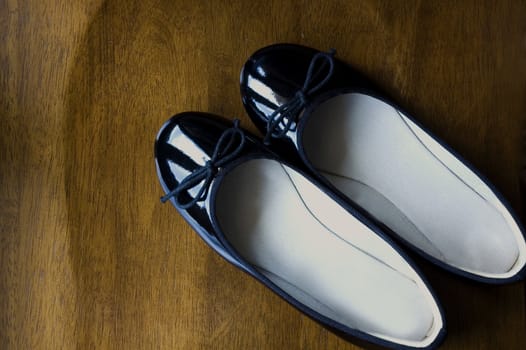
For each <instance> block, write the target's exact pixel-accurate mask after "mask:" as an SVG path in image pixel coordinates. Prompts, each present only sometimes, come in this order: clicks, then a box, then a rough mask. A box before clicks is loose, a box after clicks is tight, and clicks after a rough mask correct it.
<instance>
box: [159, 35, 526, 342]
mask: <svg viewBox="0 0 526 350" xmlns="http://www.w3.org/2000/svg"><path fill="white" fill-rule="evenodd" d="M241 95H242V99H243V103H244V105H245V107H246V110H247V113H248V115H249V116H250V118H251V119H252V121H253V122H254V123H255V124H256V126H257V127H258V128H259V130H260V131H261V132H262V133H263V134H264V135H265V137H264V139H263V140H261V139H260V138H258V137H257V136H254V135H252V134H250V133H249V132H247V131H245V130H243V129H242V128H240V126H239V121H234V123H233V125H232V122H231V121H228V120H225V119H222V118H220V117H217V116H213V115H210V114H205V113H197V112H186V113H182V114H179V115H176V116H174V117H173V118H172V119H170V120H169V121H168V122H167V123H166V124H165V125H164V126H163V127H162V128H161V130H160V132H159V134H158V136H157V140H156V143H155V158H156V165H157V171H158V175H159V179H160V182H161V185H162V187H163V189H164V191H165V193H166V195H165V196H164V197H163V198H162V200H163V201H167V200H170V201H171V202H172V203H173V204H174V205H175V207H176V208H177V210H178V211H179V213H180V214H181V215H182V216H183V217H184V219H185V220H186V221H187V222H188V223H189V224H190V225H191V226H192V227H193V228H194V229H195V230H196V231H197V232H198V234H199V235H200V236H201V237H202V238H203V239H204V240H205V242H206V243H207V244H208V245H210V246H211V247H212V248H213V249H214V250H215V251H216V252H217V253H219V254H220V255H221V256H223V257H224V258H225V259H227V260H228V261H229V262H231V263H232V264H234V265H236V266H237V267H239V268H240V269H242V270H244V271H245V272H247V273H249V274H250V275H252V276H253V277H255V278H256V279H257V280H259V281H260V282H262V283H263V284H264V285H266V286H267V287H269V288H270V289H272V290H273V291H274V292H275V293H277V294H278V295H280V296H281V297H282V298H283V299H285V300H286V301H287V302H289V303H291V304H292V305H294V306H295V307H296V308H298V309H299V310H301V311H302V312H304V313H305V314H307V315H308V316H310V317H311V318H313V319H315V320H317V321H319V322H321V323H322V324H324V325H325V326H327V327H329V328H330V329H332V330H334V331H336V332H337V333H339V334H340V335H344V336H348V337H350V338H353V339H355V340H362V341H365V342H369V343H374V344H379V345H383V346H387V347H391V348H397V349H431V348H435V347H436V346H438V345H439V344H440V342H441V341H442V339H443V338H444V336H445V322H444V317H443V312H442V309H441V307H440V305H439V303H438V301H437V298H436V296H435V295H434V293H433V292H432V290H431V289H430V287H429V285H428V283H427V282H426V280H425V278H424V277H423V276H422V274H421V273H420V271H419V270H418V268H417V267H416V266H415V265H414V263H413V262H412V261H411V260H410V259H409V258H408V256H407V255H406V254H405V253H404V251H403V250H402V249H401V248H400V247H399V246H398V245H397V243H395V242H394V240H396V241H397V242H398V243H400V244H403V245H405V246H406V247H407V248H408V249H411V250H413V251H416V252H417V253H419V254H421V255H422V256H423V257H424V258H426V259H428V260H430V261H432V262H433V263H435V264H436V265H438V266H440V267H442V268H444V269H447V270H449V271H451V272H453V273H455V274H458V275H461V276H464V277H467V278H470V279H473V280H476V281H480V282H485V283H493V284H498V283H508V282H513V281H517V280H520V279H522V278H523V277H524V275H525V274H526V267H525V265H526V243H525V239H524V235H523V231H522V229H521V227H520V225H519V222H518V220H517V219H516V218H515V216H514V215H513V214H512V211H511V209H510V208H509V207H508V206H507V205H506V204H505V202H504V200H503V199H502V197H501V196H500V195H499V194H498V193H497V191H495V190H494V189H493V188H492V187H491V185H490V184H489V183H488V182H487V181H486V180H484V179H483V178H482V177H481V176H480V175H478V174H477V173H476V171H475V170H473V169H472V168H471V167H470V166H469V165H467V164H466V162H465V161H463V160H462V159H461V158H460V157H459V156H457V155H455V154H454V153H453V152H452V151H451V150H450V149H448V148H447V146H444V145H443V144H442V143H440V141H437V139H436V138H434V137H433V136H432V135H430V134H429V133H428V132H427V131H426V130H425V129H424V128H422V127H421V126H420V125H418V123H416V122H415V121H414V120H413V119H412V118H411V117H409V116H408V114H407V113H405V112H403V111H402V110H401V109H400V108H399V107H397V106H395V105H394V104H393V103H392V102H391V101H390V100H389V99H388V98H387V97H386V95H385V94H384V93H382V92H381V91H380V90H379V89H377V88H376V87H375V86H374V84H372V83H371V82H370V80H368V79H367V78H366V77H364V76H363V75H361V74H360V73H359V72H357V71H356V70H354V69H353V68H351V67H350V66H348V65H346V64H345V63H343V62H340V61H338V60H337V59H335V58H334V51H331V52H329V53H322V52H318V51H316V50H314V49H310V48H307V47H303V46H298V45H288V44H281V45H273V46H269V47H266V48H263V49H261V50H259V51H257V52H256V53H255V54H254V55H253V56H252V57H251V58H250V59H249V60H248V61H247V62H246V64H245V66H244V67H243V70H242V72H241Z"/></svg>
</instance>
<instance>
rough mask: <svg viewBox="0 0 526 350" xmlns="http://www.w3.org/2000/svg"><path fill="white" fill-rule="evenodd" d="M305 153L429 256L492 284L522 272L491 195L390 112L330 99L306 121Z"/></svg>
mask: <svg viewBox="0 0 526 350" xmlns="http://www.w3.org/2000/svg"><path fill="white" fill-rule="evenodd" d="M303 147H304V150H305V154H306V155H307V157H308V159H309V160H310V161H311V162H312V164H313V165H314V167H315V168H317V169H318V170H319V171H320V172H322V174H323V175H324V176H326V178H327V179H328V180H329V181H330V182H332V184H333V185H335V186H336V187H337V188H338V189H339V190H340V191H342V192H343V193H344V194H346V195H347V196H348V197H349V198H350V199H351V200H353V201H354V202H356V203H357V204H359V205H361V206H362V207H363V208H364V209H366V210H367V211H368V212H370V213H371V214H372V215H373V216H375V217H376V218H377V219H379V221H381V222H383V223H385V224H386V225H387V226H388V227H390V228H391V229H392V230H393V231H395V232H396V233H398V234H399V235H400V236H401V237H403V238H404V239H406V240H407V241H409V242H411V243H413V244H414V245H416V246H417V247H419V248H421V249H422V250H424V251H425V252H427V253H428V254H430V255H432V256H434V257H436V258H438V259H440V260H443V261H445V262H447V263H449V264H452V265H453V266H456V267H457V268H460V269H464V270H467V271H471V272H475V273H479V274H482V275H487V276H493V277H498V276H505V275H510V274H512V273H514V272H516V271H518V270H519V269H520V268H521V267H522V266H524V263H525V254H524V252H525V250H526V248H525V245H524V240H523V238H522V235H521V233H520V230H519V228H518V226H517V224H516V223H515V221H514V220H513V219H512V218H511V216H510V215H509V213H508V212H507V210H505V208H504V207H503V206H502V204H501V203H500V202H499V201H498V199H497V198H496V197H495V196H494V194H493V193H492V192H491V190H489V188H488V187H487V186H486V185H485V184H484V183H483V182H482V181H481V180H480V179H478V177H477V176H476V175H474V174H473V173H472V172H471V171H470V170H469V169H468V168H467V167H465V166H464V165H463V164H462V163H461V162H459V161H458V160H456V159H455V158H454V157H453V156H452V155H451V154H450V153H449V152H447V151H446V150H445V149H443V147H441V146H440V145H439V144H438V143H436V142H435V141H433V140H432V139H431V138H430V137H429V136H428V135H426V134H425V132H424V131H423V130H421V129H420V128H419V127H418V126H416V125H415V124H414V123H412V122H411V121H410V120H409V119H407V118H406V117H404V116H403V115H402V114H401V113H399V112H398V111H397V110H395V109H394V108H393V107H392V106H390V105H388V104H386V103H384V102H382V101H380V100H378V99H375V98H373V97H371V96H368V95H364V94H358V93H350V94H344V95H340V96H337V97H334V98H331V99H329V100H327V101H325V102H324V103H322V104H321V105H320V106H318V107H317V108H316V110H315V111H314V112H313V114H312V116H311V117H310V119H309V120H308V121H307V124H306V126H305V129H304V135H303Z"/></svg>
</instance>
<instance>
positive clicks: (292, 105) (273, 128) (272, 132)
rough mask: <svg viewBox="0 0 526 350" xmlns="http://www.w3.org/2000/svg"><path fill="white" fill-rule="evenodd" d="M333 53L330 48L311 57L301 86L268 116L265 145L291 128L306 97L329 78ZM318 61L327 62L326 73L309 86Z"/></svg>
mask: <svg viewBox="0 0 526 350" xmlns="http://www.w3.org/2000/svg"><path fill="white" fill-rule="evenodd" d="M335 53H336V50H335V49H331V50H330V51H329V52H318V53H317V54H315V55H314V57H312V60H311V61H310V64H309V69H308V70H307V76H306V77H305V82H304V83H303V87H302V88H301V89H300V90H298V91H297V92H296V94H295V95H294V97H293V98H291V99H290V100H289V101H288V102H287V103H284V104H282V105H281V106H280V107H278V108H277V109H276V110H275V111H274V112H273V113H272V114H271V115H270V117H269V118H268V120H267V133H266V135H265V138H264V139H263V142H264V143H265V144H266V145H268V144H269V143H270V140H271V138H282V137H284V136H285V135H286V134H287V132H289V131H290V130H291V128H292V124H293V123H294V122H295V121H296V119H297V117H298V114H299V112H300V111H301V109H302V108H303V107H305V105H306V104H307V98H308V97H309V96H310V95H311V94H313V93H315V92H316V91H318V90H319V89H321V88H322V87H323V85H325V84H326V83H327V81H328V80H329V79H330V78H331V76H332V73H333V71H334V54H335ZM320 61H321V62H327V63H329V70H328V72H327V75H326V76H325V77H324V78H323V79H322V80H321V81H320V82H319V83H318V84H316V85H315V86H313V87H311V86H310V85H311V84H312V80H313V75H314V69H315V68H316V65H317V64H318V62H320ZM281 123H284V125H283V128H280V124H281Z"/></svg>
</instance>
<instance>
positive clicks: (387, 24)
mask: <svg viewBox="0 0 526 350" xmlns="http://www.w3.org/2000/svg"><path fill="white" fill-rule="evenodd" d="M275 42H294V43H301V44H305V45H308V46H313V47H316V48H319V49H324V50H325V49H328V48H330V47H334V48H337V49H338V57H340V58H341V59H344V60H346V61H348V62H350V63H352V64H354V65H356V66H357V67H359V68H360V69H361V70H363V71H364V72H366V73H367V74H369V75H370V76H371V77H372V78H373V79H374V80H375V81H376V82H378V83H379V84H380V85H381V86H382V87H384V88H385V89H386V90H387V91H389V92H390V93H391V94H392V95H394V96H395V97H396V98H397V99H398V101H399V102H401V103H402V105H404V106H405V107H406V108H407V109H408V110H409V111H410V112H412V113H413V114H414V115H415V118H416V119H417V120H419V121H420V122H421V123H422V124H424V125H425V126H427V127H428V128H429V129H430V130H432V131H433V132H434V133H436V134H437V135H438V136H439V137H441V138H442V139H443V140H445V141H446V142H448V143H449V144H450V145H452V146H453V147H454V148H455V149H456V150H457V151H458V152H459V153H460V154H461V155H463V156H464V157H465V158H466V159H468V160H469V161H471V162H472V163H473V164H474V165H475V166H476V167H478V168H479V169H480V171H481V172H482V173H483V174H485V175H486V176H487V177H488V178H489V179H490V180H491V181H493V182H494V184H495V186H496V187H497V188H498V189H499V190H500V191H502V193H503V194H504V195H505V196H506V197H507V198H508V199H509V201H510V202H511V204H512V206H513V207H514V208H515V209H516V210H517V211H519V212H520V211H521V196H520V193H521V191H520V182H519V179H520V174H521V169H522V166H523V165H524V164H523V163H524V147H523V145H522V144H523V142H524V132H525V129H524V126H525V125H524V123H525V121H526V2H525V1H343V0H342V1H306V0H305V1H268V0H267V1H259V0H258V1H255V0H251V1H204V0H203V1H171V0H170V1H169V0H166V1H151V0H146V1H100V0H98V1H97V0H95V1H69V0H49V1H36V0H34V1H17V0H7V1H6V0H0V113H1V120H0V125H1V126H0V157H1V158H0V348H2V349H90V348H97V349H356V348H357V347H356V346H354V345H352V344H350V343H347V342H345V341H343V340H341V339H340V338H338V337H337V336H335V335H333V334H331V333H329V332H327V331H326V330H324V329H323V328H322V327H320V326H319V325H317V324H316V323H314V322H313V321H311V320H309V319H308V318H306V317H305V316H303V315H301V314H300V313H299V312H297V311H296V310H295V309H293V308H292V307H290V306H289V305H287V304H286V303H285V302H283V301H282V300H280V299H279V298H278V297H277V296H275V295H273V294H272V293H271V292H270V291H268V290H267V289H266V288H264V287H263V286H261V285H260V284H258V283H257V282H255V281H254V280H252V279H251V278H249V277H248V276H246V275H245V274H243V273H241V272H239V271H238V270H236V269H235V268H233V267H232V266H230V265H229V264H228V263H226V262H225V261H223V260H221V258H219V257H218V256H216V255H215V254H214V253H213V252H212V251H211V250H210V249H209V248H207V247H206V246H205V244H204V243H203V242H202V241H201V240H200V239H199V238H198V237H197V235H196V234H194V232H192V230H191V229H190V227H189V226H188V225H187V224H185V223H184V222H183V220H182V219H181V217H179V216H178V215H177V214H176V211H175V209H174V208H173V207H171V206H170V205H161V204H160V202H159V196H160V195H161V194H162V192H161V188H160V186H159V185H158V181H157V177H156V173H155V168H154V162H153V141H154V137H155V134H156V132H157V130H158V128H159V127H160V126H161V124H162V123H163V122H164V121H165V120H166V119H167V118H168V117H170V116H171V115H172V114H175V113H177V112H181V111H185V110H201V111H209V112H213V113H217V114H221V115H225V116H228V117H234V116H237V117H240V118H241V120H242V124H243V126H244V127H247V128H249V129H251V130H252V131H255V128H254V127H253V126H251V125H250V123H249V120H248V118H247V117H246V116H245V114H244V111H243V107H242V104H241V101H240V98H239V88H238V79H239V70H240V67H241V66H242V64H243V62H244V60H245V59H246V58H247V57H248V56H249V55H250V53H252V52H253V51H254V50H256V49H258V48H260V47H262V46H265V45H268V44H271V43H275ZM421 264H422V266H423V269H424V271H425V272H426V274H427V275H428V277H429V280H430V282H431V284H432V285H433V286H434V288H435V289H436V290H437V292H438V295H439V297H440V298H441V300H442V302H443V304H444V308H445V311H446V314H447V321H448V323H449V327H448V328H449V336H448V338H447V340H446V342H445V344H444V346H443V348H444V349H524V348H525V346H526V316H525V315H526V305H525V293H524V289H525V288H524V284H523V283H519V284H515V285H511V286H504V287H491V286H489V287H488V286H482V285H475V284H471V283H468V282H465V281H463V280H460V279H457V278H454V277H452V276H450V275H448V274H446V273H444V272H441V271H439V270H438V269H436V268H434V267H432V266H429V265H428V264H425V263H423V262H421Z"/></svg>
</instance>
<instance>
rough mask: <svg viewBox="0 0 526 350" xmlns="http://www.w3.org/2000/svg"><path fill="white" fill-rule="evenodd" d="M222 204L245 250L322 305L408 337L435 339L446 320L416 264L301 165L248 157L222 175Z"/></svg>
mask: <svg viewBox="0 0 526 350" xmlns="http://www.w3.org/2000/svg"><path fill="white" fill-rule="evenodd" d="M216 207H217V209H216V217H217V220H218V222H219V224H220V226H221V228H222V231H223V232H224V234H225V236H226V237H227V239H228V241H229V242H230V243H231V244H232V246H233V247H234V248H235V249H236V250H237V251H238V253H239V254H241V255H242V256H243V257H244V258H245V259H247V260H248V261H249V262H251V263H252V264H254V265H255V266H256V267H257V268H258V269H260V271H261V272H262V273H264V274H265V275H266V276H267V277H268V278H269V279H271V280H272V281H273V282H274V283H276V284H277V285H278V286H280V287H281V288H282V289H284V290H285V291H287V292H288V293H289V294H290V295H292V296H294V297H295V298H296V299H298V300H300V301H302V302H303V303H304V304H306V305H308V306H309V307H311V308H312V309H314V310H316V311H318V312H319V313H321V314H323V315H325V316H327V317H329V318H332V319H334V320H336V321H339V322H340V323H342V324H345V325H347V326H349V327H352V328H357V329H360V330H362V331H365V332H369V333H372V334H375V335H377V336H380V337H383V338H386V339H391V338H393V339H397V340H401V341H402V342H405V343H407V344H425V343H428V342H430V341H431V340H432V339H433V338H434V337H435V336H436V334H437V332H438V331H439V330H440V328H441V327H442V325H441V318H440V315H439V312H438V308H437V306H436V304H435V302H434V299H433V298H432V296H431V295H430V293H429V291H428V290H427V288H426V287H425V285H424V284H423V282H422V281H421V280H420V278H419V277H418V275H417V274H416V273H415V272H414V270H413V269H412V268H411V267H410V265H409V264H407V263H406V262H405V260H404V259H403V258H401V257H400V256H399V255H398V253H397V252H396V251H395V250H394V249H392V247H391V246H390V245H389V244H387V243H386V242H385V241H384V240H383V239H381V238H380V237H378V236H377V235H376V234H375V233H374V232H372V231H371V230H370V229H369V228H368V227H367V226H365V225H364V224H363V223H361V222H360V221H359V220H357V219H356V218H355V217H354V216H352V215H351V214H349V213H348V212H347V211H345V210H344V209H343V208H342V207H341V206H340V205H339V204H338V203H336V202H335V201H334V200H332V199H331V198H330V197H329V196H327V195H326V194H325V193H323V192H322V191H320V189H319V188H317V187H316V186H314V185H313V184H312V183H311V182H309V181H308V180H306V179H305V178H304V177H303V176H302V175H301V174H299V173H297V172H296V171H294V170H292V169H290V168H288V167H286V166H283V165H281V164H280V163H278V162H277V161H274V160H268V159H257V160H250V161H248V162H246V163H243V164H241V165H239V166H237V167H236V168H235V169H233V170H232V171H231V172H230V173H228V174H227V175H226V176H225V178H224V179H223V180H222V182H221V184H220V187H219V189H218V193H217V197H216Z"/></svg>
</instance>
